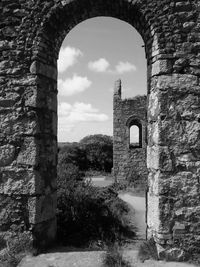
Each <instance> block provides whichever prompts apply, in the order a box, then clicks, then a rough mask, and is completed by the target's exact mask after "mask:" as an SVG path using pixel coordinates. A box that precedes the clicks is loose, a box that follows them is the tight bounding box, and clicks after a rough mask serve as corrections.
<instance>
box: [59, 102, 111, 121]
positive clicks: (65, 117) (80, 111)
mask: <svg viewBox="0 0 200 267" xmlns="http://www.w3.org/2000/svg"><path fill="white" fill-rule="evenodd" d="M58 115H59V119H58V122H59V121H60V123H61V124H63V123H64V124H65V123H70V124H75V123H77V122H103V121H107V120H108V116H107V115H106V114H104V113H99V110H98V109H96V108H94V107H92V105H91V104H85V103H82V102H76V103H75V104H73V105H71V104H69V103H66V102H63V103H61V104H59V105H58ZM62 122H63V123H62Z"/></svg>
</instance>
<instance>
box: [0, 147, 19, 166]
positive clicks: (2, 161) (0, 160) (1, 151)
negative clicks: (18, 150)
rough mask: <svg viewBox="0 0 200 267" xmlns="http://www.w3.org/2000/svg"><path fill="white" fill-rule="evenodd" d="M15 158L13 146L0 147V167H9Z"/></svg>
mask: <svg viewBox="0 0 200 267" xmlns="http://www.w3.org/2000/svg"><path fill="white" fill-rule="evenodd" d="M14 158H15V147H14V146H13V145H9V144H7V145H3V146H0V167H3V166H8V165H10V164H11V163H12V162H13V160H14Z"/></svg>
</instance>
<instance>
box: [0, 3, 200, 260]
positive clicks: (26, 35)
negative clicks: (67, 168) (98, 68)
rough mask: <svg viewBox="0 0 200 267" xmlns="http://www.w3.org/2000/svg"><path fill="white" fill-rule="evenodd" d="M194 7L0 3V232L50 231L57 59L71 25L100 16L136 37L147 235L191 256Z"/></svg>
mask: <svg viewBox="0 0 200 267" xmlns="http://www.w3.org/2000/svg"><path fill="white" fill-rule="evenodd" d="M199 10H200V2H199V0H184V1H183V0H179V1H177V0H162V1H158V0H132V1H130V0H109V1H107V0H70V1H67V0H48V1H44V0H36V1H33V0H26V1H25V0H2V1H1V3H0V14H1V16H0V199H1V201H0V203H1V204H0V207H1V209H0V232H4V233H8V232H10V231H14V232H16V231H18V230H20V231H29V232H30V234H31V235H32V236H33V238H34V240H35V241H36V243H37V244H40V245H44V244H45V243H46V244H49V243H50V241H51V240H53V238H54V237H55V232H56V225H55V218H56V216H55V214H56V197H55V195H56V183H55V180H56V161H57V155H56V153H57V129H56V128H57V100H56V97H57V63H56V62H57V57H58V53H59V49H60V47H61V44H62V41H63V40H64V38H65V36H66V35H67V33H68V32H69V31H70V30H71V29H72V28H73V27H75V26H76V25H77V24H78V23H80V22H82V21H84V20H86V19H89V18H92V17H95V16H110V17H114V18H118V19H121V20H122V21H125V22H128V23H129V24H130V25H132V26H133V27H135V29H136V30H137V31H138V32H139V33H140V34H141V36H142V38H143V40H144V43H145V51H146V58H147V79H148V113H147V121H148V126H147V128H148V131H147V132H148V146H147V167H148V171H149V177H148V187H149V192H148V199H147V201H148V214H147V224H148V236H149V237H150V236H153V237H154V239H155V241H156V243H157V246H158V248H159V251H160V255H165V254H166V253H167V254H170V256H171V257H175V258H176V259H177V258H181V257H182V258H183V257H185V256H187V255H189V256H191V255H192V254H197V253H200V246H199V240H200V221H199V217H200V208H199V207H200V194H199V190H200V183H199V169H200V142H199V136H200V117H199V114H200V79H199V78H200V67H199V66H200V53H199V49H200V34H199V32H200V12H199ZM124 45H126V42H125V43H124Z"/></svg>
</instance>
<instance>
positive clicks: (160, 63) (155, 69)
mask: <svg viewBox="0 0 200 267" xmlns="http://www.w3.org/2000/svg"><path fill="white" fill-rule="evenodd" d="M150 70H151V76H155V75H162V74H169V73H171V72H172V61H171V60H170V59H163V60H157V61H156V62H155V63H153V64H152V65H151V66H150Z"/></svg>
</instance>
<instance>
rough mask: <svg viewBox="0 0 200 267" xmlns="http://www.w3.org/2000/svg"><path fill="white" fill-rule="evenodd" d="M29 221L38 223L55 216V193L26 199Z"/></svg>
mask: <svg viewBox="0 0 200 267" xmlns="http://www.w3.org/2000/svg"><path fill="white" fill-rule="evenodd" d="M28 209H29V221H30V223H31V224H38V223H41V222H44V221H48V220H50V219H53V218H55V216H56V193H54V194H49V192H48V194H47V195H45V196H40V197H31V198H29V200H28Z"/></svg>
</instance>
